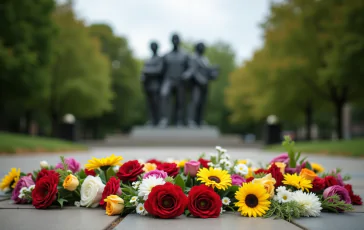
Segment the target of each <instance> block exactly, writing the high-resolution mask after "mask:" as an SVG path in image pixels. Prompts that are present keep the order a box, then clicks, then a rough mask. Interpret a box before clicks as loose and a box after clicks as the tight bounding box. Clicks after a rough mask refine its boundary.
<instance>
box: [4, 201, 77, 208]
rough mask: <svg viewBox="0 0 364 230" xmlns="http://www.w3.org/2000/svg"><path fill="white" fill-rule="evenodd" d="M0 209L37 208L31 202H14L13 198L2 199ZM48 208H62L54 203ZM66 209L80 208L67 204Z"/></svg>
mask: <svg viewBox="0 0 364 230" xmlns="http://www.w3.org/2000/svg"><path fill="white" fill-rule="evenodd" d="M0 209H35V208H34V206H33V205H31V204H14V202H13V201H12V200H9V199H7V200H2V201H0ZM48 209H58V210H61V207H60V206H57V205H54V206H50V207H49V208H48ZM65 209H78V207H76V206H65Z"/></svg>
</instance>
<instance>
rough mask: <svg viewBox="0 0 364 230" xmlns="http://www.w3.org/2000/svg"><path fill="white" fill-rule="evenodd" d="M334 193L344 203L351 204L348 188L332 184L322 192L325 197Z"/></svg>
mask: <svg viewBox="0 0 364 230" xmlns="http://www.w3.org/2000/svg"><path fill="white" fill-rule="evenodd" d="M335 194H336V195H338V196H339V197H340V200H342V201H345V203H346V204H351V199H350V195H349V192H348V190H346V188H344V187H342V186H340V185H333V186H331V187H328V188H326V189H325V190H324V193H323V195H324V198H325V199H326V198H327V197H330V196H333V195H335Z"/></svg>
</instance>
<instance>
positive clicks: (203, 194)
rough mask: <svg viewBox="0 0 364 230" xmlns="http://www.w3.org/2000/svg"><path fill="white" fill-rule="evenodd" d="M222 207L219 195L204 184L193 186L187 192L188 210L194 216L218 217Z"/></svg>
mask: <svg viewBox="0 0 364 230" xmlns="http://www.w3.org/2000/svg"><path fill="white" fill-rule="evenodd" d="M221 207H222V202H221V199H220V196H219V195H218V194H217V193H216V192H214V190H213V189H212V188H210V187H207V186H206V185H204V184H202V185H198V186H193V187H192V189H191V190H190V192H189V193H188V210H190V212H191V214H192V215H193V216H195V217H200V218H216V217H219V215H220V211H221Z"/></svg>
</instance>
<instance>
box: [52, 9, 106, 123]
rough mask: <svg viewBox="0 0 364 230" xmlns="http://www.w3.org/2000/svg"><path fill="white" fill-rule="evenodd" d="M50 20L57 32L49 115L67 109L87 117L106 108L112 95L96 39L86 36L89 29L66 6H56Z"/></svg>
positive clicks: (104, 62) (78, 116) (66, 111)
mask: <svg viewBox="0 0 364 230" xmlns="http://www.w3.org/2000/svg"><path fill="white" fill-rule="evenodd" d="M53 20H54V22H55V23H56V25H57V26H58V30H59V35H58V36H57V38H56V39H55V43H56V44H57V47H56V50H55V52H54V58H53V60H54V61H53V63H52V68H51V70H52V75H51V88H50V97H49V100H48V104H49V107H50V111H51V113H52V115H53V114H56V115H57V116H58V117H60V116H63V115H64V114H66V113H71V114H74V115H75V116H76V118H87V117H93V116H99V115H101V114H103V113H104V112H105V111H109V110H110V109H111V103H110V101H111V99H112V97H113V93H112V91H111V90H112V89H111V76H110V65H111V63H110V61H109V60H108V58H107V57H106V56H104V55H102V54H101V53H100V44H99V41H98V40H96V39H93V38H91V37H90V32H89V29H88V28H87V27H86V26H85V25H84V24H83V22H82V21H80V20H78V19H76V17H75V15H74V12H73V11H72V9H69V8H67V6H59V7H58V8H57V10H56V12H55V13H54V15H53ZM76 98H77V100H76Z"/></svg>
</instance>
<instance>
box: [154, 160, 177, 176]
mask: <svg viewBox="0 0 364 230" xmlns="http://www.w3.org/2000/svg"><path fill="white" fill-rule="evenodd" d="M157 169H158V170H163V171H165V172H166V173H167V174H168V176H170V177H175V176H177V174H178V173H179V168H178V167H177V165H176V164H175V163H162V164H160V165H158V166H157Z"/></svg>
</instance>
